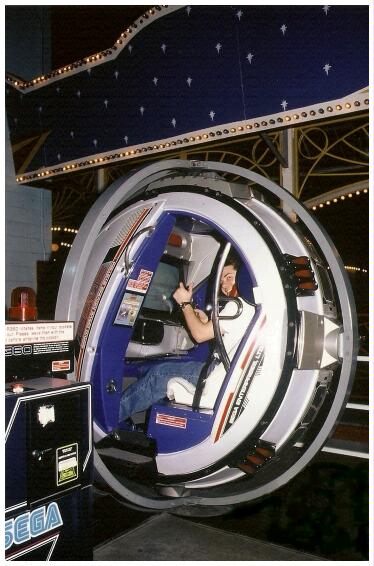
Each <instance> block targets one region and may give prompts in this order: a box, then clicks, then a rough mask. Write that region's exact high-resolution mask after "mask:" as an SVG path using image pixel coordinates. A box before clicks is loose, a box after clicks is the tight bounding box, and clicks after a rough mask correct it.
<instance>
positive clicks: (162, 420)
mask: <svg viewBox="0 0 374 566" xmlns="http://www.w3.org/2000/svg"><path fill="white" fill-rule="evenodd" d="M156 424H162V425H166V426H174V427H176V428H186V427H187V419H185V418H182V417H175V416H173V415H164V414H162V413H156Z"/></svg>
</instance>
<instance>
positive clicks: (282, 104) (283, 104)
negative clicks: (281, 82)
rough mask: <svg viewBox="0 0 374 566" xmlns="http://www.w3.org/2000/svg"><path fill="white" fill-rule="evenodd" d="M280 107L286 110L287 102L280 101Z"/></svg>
mask: <svg viewBox="0 0 374 566" xmlns="http://www.w3.org/2000/svg"><path fill="white" fill-rule="evenodd" d="M281 106H282V108H283V110H286V108H287V106H288V102H287V100H282V102H281Z"/></svg>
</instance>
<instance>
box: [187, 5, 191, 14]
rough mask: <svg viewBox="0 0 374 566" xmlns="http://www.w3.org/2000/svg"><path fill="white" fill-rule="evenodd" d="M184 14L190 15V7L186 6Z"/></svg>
mask: <svg viewBox="0 0 374 566" xmlns="http://www.w3.org/2000/svg"><path fill="white" fill-rule="evenodd" d="M186 12H187V14H188V15H190V12H191V6H187V8H186Z"/></svg>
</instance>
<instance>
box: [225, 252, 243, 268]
mask: <svg viewBox="0 0 374 566" xmlns="http://www.w3.org/2000/svg"><path fill="white" fill-rule="evenodd" d="M226 265H232V266H233V267H234V268H235V270H236V271H238V270H239V267H240V265H241V259H240V257H239V256H238V254H237V253H236V252H234V251H233V250H230V251H229V255H228V256H227V258H226V261H225V266H226Z"/></svg>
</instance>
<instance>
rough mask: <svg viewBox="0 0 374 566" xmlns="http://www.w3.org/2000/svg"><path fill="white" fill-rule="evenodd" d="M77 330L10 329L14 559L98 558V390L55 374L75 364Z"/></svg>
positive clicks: (10, 547)
mask: <svg viewBox="0 0 374 566" xmlns="http://www.w3.org/2000/svg"><path fill="white" fill-rule="evenodd" d="M73 330H74V329H73V323H66V322H64V323H59V322H54V321H44V322H40V323H39V322H32V323H31V322H27V323H23V322H19V323H9V324H8V323H7V325H6V381H7V383H6V388H5V412H6V440H5V463H6V478H5V481H6V501H5V507H6V517H5V556H6V559H7V560H33V561H34V560H39V561H46V560H65V561H67V560H70V561H76V560H92V540H91V506H92V501H91V498H92V475H93V443H92V418H91V386H90V384H88V383H77V382H71V381H69V380H68V379H67V375H66V374H65V373H64V372H63V371H59V373H58V375H60V377H55V375H56V374H57V372H56V371H52V368H53V369H54V370H56V369H57V370H58V368H65V369H66V368H67V367H68V365H69V363H70V362H69V360H70V355H71V352H72V349H71V346H72V337H73ZM15 368H16V375H15ZM43 369H44V375H46V376H47V377H43V376H42V377H40V375H43V374H39V377H35V372H36V371H42V370H43ZM69 369H70V367H69Z"/></svg>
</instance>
